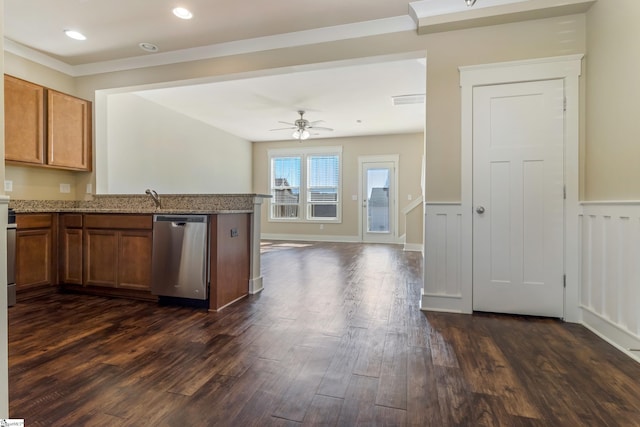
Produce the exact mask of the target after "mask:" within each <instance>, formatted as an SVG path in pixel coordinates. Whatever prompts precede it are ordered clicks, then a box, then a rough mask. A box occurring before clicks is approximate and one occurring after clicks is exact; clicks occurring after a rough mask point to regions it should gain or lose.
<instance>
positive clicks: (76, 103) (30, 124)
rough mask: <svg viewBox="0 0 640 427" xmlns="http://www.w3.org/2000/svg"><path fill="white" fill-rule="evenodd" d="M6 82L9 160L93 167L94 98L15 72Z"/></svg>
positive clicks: (82, 167) (6, 152)
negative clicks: (32, 80) (53, 86)
mask: <svg viewBox="0 0 640 427" xmlns="http://www.w3.org/2000/svg"><path fill="white" fill-rule="evenodd" d="M4 82H5V83H4V84H5V160H7V161H10V162H19V163H21V164H30V165H42V166H46V167H53V168H58V169H71V170H80V171H90V170H91V166H92V158H91V145H92V144H91V134H92V130H91V102H89V101H87V100H84V99H80V98H76V97H74V96H71V95H67V94H64V93H61V92H58V91H55V90H52V89H47V88H44V87H42V86H40V85H37V84H34V83H30V82H27V81H24V80H21V79H18V78H15V77H12V76H8V75H5V76H4Z"/></svg>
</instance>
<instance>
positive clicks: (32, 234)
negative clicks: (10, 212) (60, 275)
mask: <svg viewBox="0 0 640 427" xmlns="http://www.w3.org/2000/svg"><path fill="white" fill-rule="evenodd" d="M52 242H53V237H52V232H51V228H45V229H33V230H18V231H17V232H16V289H17V290H25V289H29V288H32V287H37V286H41V285H51V284H52V282H51V278H52V275H51V265H52V258H51V257H52V252H51V245H52Z"/></svg>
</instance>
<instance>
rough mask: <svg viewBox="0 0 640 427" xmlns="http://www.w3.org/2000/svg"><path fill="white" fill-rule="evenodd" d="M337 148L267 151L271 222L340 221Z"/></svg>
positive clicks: (339, 156) (338, 155) (338, 153)
mask: <svg viewBox="0 0 640 427" xmlns="http://www.w3.org/2000/svg"><path fill="white" fill-rule="evenodd" d="M341 153H342V148H341V147H322V148H303V149H297V150H287V149H285V150H270V151H269V160H270V172H271V177H270V182H271V195H272V199H271V208H270V211H269V212H270V213H269V219H270V220H274V221H298V222H305V221H323V222H340V219H341V207H340V203H341V202H340V199H341V197H340V193H341V191H340V179H341V177H340V160H341Z"/></svg>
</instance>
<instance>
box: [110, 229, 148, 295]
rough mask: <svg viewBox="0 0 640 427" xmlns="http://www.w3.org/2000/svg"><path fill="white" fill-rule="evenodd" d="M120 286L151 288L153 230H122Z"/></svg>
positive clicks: (119, 257)
mask: <svg viewBox="0 0 640 427" xmlns="http://www.w3.org/2000/svg"><path fill="white" fill-rule="evenodd" d="M119 234H120V241H119V251H118V287H119V288H125V289H138V290H144V291H149V290H150V289H151V248H152V246H151V239H152V232H151V231H130V230H126V231H120V232H119Z"/></svg>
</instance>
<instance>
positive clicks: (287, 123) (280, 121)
mask: <svg viewBox="0 0 640 427" xmlns="http://www.w3.org/2000/svg"><path fill="white" fill-rule="evenodd" d="M278 123H282V124H285V125H289V126H296V124H295V123H289V122H283V121H282V120H278Z"/></svg>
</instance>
